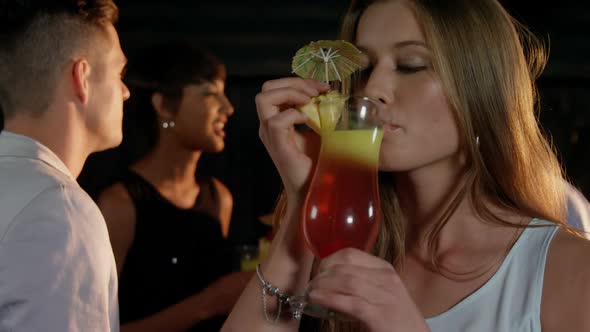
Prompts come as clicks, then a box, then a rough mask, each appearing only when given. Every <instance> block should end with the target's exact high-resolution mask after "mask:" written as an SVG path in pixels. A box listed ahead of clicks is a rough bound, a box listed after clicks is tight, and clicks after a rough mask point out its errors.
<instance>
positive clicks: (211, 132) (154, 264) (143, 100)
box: [98, 43, 251, 332]
mask: <svg viewBox="0 0 590 332" xmlns="http://www.w3.org/2000/svg"><path fill="white" fill-rule="evenodd" d="M141 54H142V58H141V59H137V61H135V62H133V61H131V63H130V65H129V73H128V74H129V75H128V77H129V79H128V81H129V83H130V86H131V89H132V90H133V95H134V97H133V99H131V100H130V103H129V104H128V109H127V112H126V114H125V116H126V119H125V127H126V136H125V142H124V143H123V147H124V148H129V149H133V150H134V151H135V152H136V153H137V154H138V155H139V156H138V157H137V158H135V160H134V161H133V163H132V165H131V166H130V168H129V169H128V170H126V171H125V172H123V174H122V175H121V176H120V178H119V181H118V182H116V183H115V184H113V185H112V186H111V187H109V188H107V189H106V190H105V191H103V192H102V193H101V195H100V196H99V199H98V204H99V207H100V208H101V210H102V212H103V214H104V216H105V219H106V221H107V225H108V228H109V234H110V238H111V242H112V246H113V249H114V253H115V260H116V263H117V269H118V272H119V275H120V286H119V302H120V309H121V310H120V312H121V323H122V327H121V329H122V331H144V332H145V331H186V330H191V331H219V329H220V327H221V324H222V322H223V320H224V318H225V316H226V315H227V314H228V313H229V311H230V309H231V307H232V306H233V304H234V303H235V301H236V300H237V298H238V296H239V294H240V293H241V291H242V290H243V288H244V286H245V285H246V283H247V280H249V277H250V276H251V273H231V271H232V253H231V248H230V247H229V245H228V244H227V242H226V240H225V237H226V236H227V232H228V230H229V224H230V216H231V210H232V202H233V200H232V195H231V194H230V192H229V190H228V189H227V187H226V186H225V185H224V184H223V183H221V182H220V181H219V180H217V179H215V178H213V177H210V176H203V175H202V174H201V173H200V172H198V171H197V163H198V161H199V158H200V157H201V154H202V153H203V152H210V153H218V152H221V151H222V150H223V148H224V138H225V131H224V126H225V124H226V122H227V121H228V119H229V117H230V116H231V115H232V114H233V112H234V110H233V107H232V105H231V104H230V102H229V100H228V99H227V97H226V95H225V90H224V89H225V67H224V66H223V64H222V63H221V62H219V60H217V59H216V58H215V57H214V56H213V55H211V54H209V53H208V52H206V51H203V50H200V49H198V48H194V47H190V46H187V45H184V44H176V43H171V44H164V45H157V46H154V47H151V48H148V49H145V50H142V52H141ZM131 128H134V129H135V132H132V131H131V130H130V129H131ZM140 142H143V143H144V144H139V143H140ZM136 143H137V144H136Z"/></svg>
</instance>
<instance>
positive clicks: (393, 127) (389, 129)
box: [383, 123, 402, 132]
mask: <svg viewBox="0 0 590 332" xmlns="http://www.w3.org/2000/svg"><path fill="white" fill-rule="evenodd" d="M401 128H402V127H400V126H398V125H396V124H393V123H388V124H385V125H384V126H383V130H384V131H385V132H395V131H398V130H400V129H401Z"/></svg>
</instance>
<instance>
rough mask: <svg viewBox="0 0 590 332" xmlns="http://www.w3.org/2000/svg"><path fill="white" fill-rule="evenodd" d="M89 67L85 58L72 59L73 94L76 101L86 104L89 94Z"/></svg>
mask: <svg viewBox="0 0 590 332" xmlns="http://www.w3.org/2000/svg"><path fill="white" fill-rule="evenodd" d="M90 72H91V67H90V64H89V63H88V61H87V60H85V59H81V60H76V61H74V65H73V66H72V85H73V88H74V94H75V95H76V97H78V101H79V102H80V103H81V104H83V105H86V104H88V99H89V96H90V89H89V79H90Z"/></svg>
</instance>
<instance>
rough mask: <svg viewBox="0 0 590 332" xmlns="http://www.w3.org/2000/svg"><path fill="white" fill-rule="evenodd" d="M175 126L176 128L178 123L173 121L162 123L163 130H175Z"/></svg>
mask: <svg viewBox="0 0 590 332" xmlns="http://www.w3.org/2000/svg"><path fill="white" fill-rule="evenodd" d="M174 126H176V123H174V121H172V120H170V121H164V122H162V128H164V129H168V128H174Z"/></svg>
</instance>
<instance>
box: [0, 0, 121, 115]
mask: <svg viewBox="0 0 590 332" xmlns="http://www.w3.org/2000/svg"><path fill="white" fill-rule="evenodd" d="M118 15H119V11H118V8H117V6H116V5H115V3H114V2H113V0H85V1H84V0H0V109H2V110H3V112H4V115H5V118H6V119H9V118H10V117H12V116H13V115H14V114H15V113H16V112H19V111H26V112H30V113H33V114H40V113H42V112H43V111H44V110H45V109H47V108H48V107H49V105H50V104H51V102H52V101H53V97H54V93H55V87H56V85H57V82H58V80H59V76H60V74H61V73H62V71H63V69H64V67H65V66H66V65H67V64H68V63H69V62H70V61H71V60H73V59H72V56H73V55H75V54H76V53H77V52H81V55H84V56H87V57H90V56H91V55H92V54H89V53H91V48H90V45H91V44H92V43H96V39H95V38H94V36H96V35H99V34H104V33H106V30H105V28H106V27H107V26H108V25H110V24H115V23H116V21H117V19H118Z"/></svg>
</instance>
